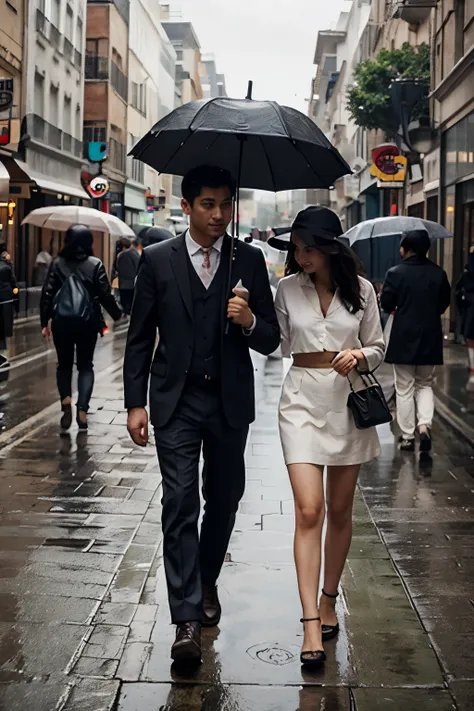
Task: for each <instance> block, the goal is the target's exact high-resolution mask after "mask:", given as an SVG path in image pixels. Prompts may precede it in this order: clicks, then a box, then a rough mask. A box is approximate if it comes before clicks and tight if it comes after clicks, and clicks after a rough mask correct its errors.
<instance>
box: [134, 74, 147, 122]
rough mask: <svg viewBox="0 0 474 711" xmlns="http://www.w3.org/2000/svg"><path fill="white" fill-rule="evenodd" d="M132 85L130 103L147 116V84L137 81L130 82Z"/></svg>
mask: <svg viewBox="0 0 474 711" xmlns="http://www.w3.org/2000/svg"><path fill="white" fill-rule="evenodd" d="M130 86H131V98H130V104H131V105H132V106H133V108H134V109H137V111H140V113H142V114H143V115H144V116H146V109H147V86H146V84H145V83H143V84H138V83H137V82H135V81H132V82H131V83H130Z"/></svg>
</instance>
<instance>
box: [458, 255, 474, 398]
mask: <svg viewBox="0 0 474 711" xmlns="http://www.w3.org/2000/svg"><path fill="white" fill-rule="evenodd" d="M456 304H457V307H458V311H459V314H460V316H461V333H462V335H463V336H464V338H465V339H466V345H467V352H468V354H469V379H468V381H467V390H468V392H474V247H472V248H471V252H470V254H469V257H468V262H467V264H466V268H465V269H464V272H463V273H462V275H461V278H460V279H459V281H458V283H457V284H456Z"/></svg>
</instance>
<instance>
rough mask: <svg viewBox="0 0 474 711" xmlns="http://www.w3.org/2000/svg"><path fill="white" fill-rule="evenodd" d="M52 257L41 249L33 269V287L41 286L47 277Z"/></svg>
mask: <svg viewBox="0 0 474 711" xmlns="http://www.w3.org/2000/svg"><path fill="white" fill-rule="evenodd" d="M52 261H53V258H52V256H51V255H50V253H49V252H47V251H46V250H45V249H43V248H41V249H40V251H39V252H38V255H37V257H36V260H35V266H34V268H33V286H41V287H42V286H43V285H44V282H45V281H46V277H47V276H48V272H49V268H50V266H51V262H52Z"/></svg>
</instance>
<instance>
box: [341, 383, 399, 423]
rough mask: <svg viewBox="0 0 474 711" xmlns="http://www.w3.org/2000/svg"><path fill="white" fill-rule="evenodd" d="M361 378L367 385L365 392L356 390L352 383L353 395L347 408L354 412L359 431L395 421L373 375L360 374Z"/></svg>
mask: <svg viewBox="0 0 474 711" xmlns="http://www.w3.org/2000/svg"><path fill="white" fill-rule="evenodd" d="M359 375H360V378H361V380H362V382H363V383H364V385H365V388H364V390H358V391H356V390H354V388H353V386H352V383H351V381H350V379H349V378H348V380H349V385H350V386H351V391H352V392H351V394H350V395H349V397H348V399H347V407H348V408H349V410H350V411H351V412H352V415H353V417H354V422H355V426H356V427H357V429H358V430H366V429H368V428H369V427H376V426H377V425H385V424H387V423H388V422H391V421H392V420H393V417H392V415H391V413H390V410H389V407H388V405H387V401H386V400H385V396H384V394H383V390H382V387H381V385H380V383H379V381H378V380H377V378H376V377H375V375H374V374H373V373H360V372H359Z"/></svg>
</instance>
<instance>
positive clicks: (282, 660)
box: [247, 642, 300, 667]
mask: <svg viewBox="0 0 474 711" xmlns="http://www.w3.org/2000/svg"><path fill="white" fill-rule="evenodd" d="M299 653H300V649H299V647H297V646H296V645H295V644H292V645H290V646H289V647H282V646H281V645H280V644H278V643H275V642H269V643H266V642H264V643H262V644H256V645H255V646H253V647H250V648H249V649H247V654H249V655H250V656H251V657H252V659H258V660H259V661H261V662H265V664H273V666H275V667H283V666H285V664H291V662H294V661H295V660H296V659H298V657H299Z"/></svg>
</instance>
